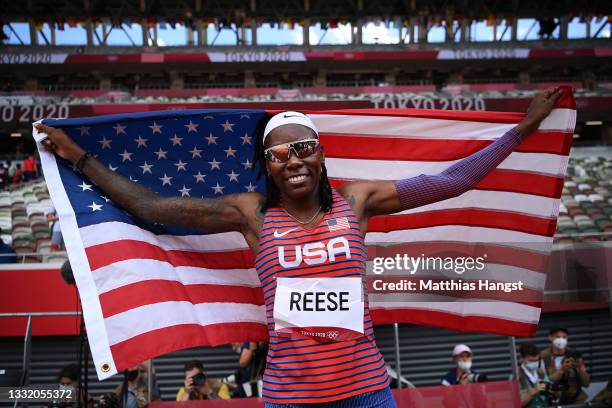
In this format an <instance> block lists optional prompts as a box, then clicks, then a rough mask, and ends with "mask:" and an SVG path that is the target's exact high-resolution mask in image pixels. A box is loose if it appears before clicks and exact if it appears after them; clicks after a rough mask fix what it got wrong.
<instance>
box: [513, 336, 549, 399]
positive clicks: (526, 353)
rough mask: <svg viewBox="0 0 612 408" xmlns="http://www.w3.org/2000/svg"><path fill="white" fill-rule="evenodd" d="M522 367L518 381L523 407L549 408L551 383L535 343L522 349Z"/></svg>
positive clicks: (523, 345) (528, 344)
mask: <svg viewBox="0 0 612 408" xmlns="http://www.w3.org/2000/svg"><path fill="white" fill-rule="evenodd" d="M519 350H520V354H521V360H522V362H521V366H520V367H519V373H518V381H519V387H520V390H521V406H522V407H529V408H539V407H548V406H549V405H550V403H551V398H550V392H549V387H550V381H549V378H548V375H547V374H546V369H545V368H544V364H543V363H542V360H540V351H539V350H538V347H537V346H536V345H535V344H533V343H526V344H522V345H521V347H520V349H519Z"/></svg>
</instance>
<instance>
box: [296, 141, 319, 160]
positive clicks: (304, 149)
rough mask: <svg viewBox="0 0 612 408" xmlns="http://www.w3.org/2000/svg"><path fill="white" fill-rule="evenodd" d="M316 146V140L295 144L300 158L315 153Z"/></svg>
mask: <svg viewBox="0 0 612 408" xmlns="http://www.w3.org/2000/svg"><path fill="white" fill-rule="evenodd" d="M316 146H317V142H316V141H308V142H296V143H295V144H294V145H293V148H294V149H295V152H296V154H297V156H298V157H299V158H300V159H303V158H305V157H308V156H310V155H311V154H312V153H314V149H315V147H316Z"/></svg>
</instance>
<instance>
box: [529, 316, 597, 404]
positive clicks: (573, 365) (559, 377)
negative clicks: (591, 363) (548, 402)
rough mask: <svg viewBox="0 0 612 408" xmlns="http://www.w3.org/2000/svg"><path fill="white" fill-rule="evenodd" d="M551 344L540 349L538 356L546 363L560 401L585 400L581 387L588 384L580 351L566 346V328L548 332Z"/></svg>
mask: <svg viewBox="0 0 612 408" xmlns="http://www.w3.org/2000/svg"><path fill="white" fill-rule="evenodd" d="M548 339H549V340H550V342H551V346H550V347H547V348H546V349H544V350H542V352H541V353H540V357H541V358H542V361H544V363H545V364H546V369H547V371H548V376H549V377H550V380H551V381H552V382H554V383H555V384H557V385H558V387H559V388H560V390H561V401H560V402H561V403H563V404H572V403H580V402H585V401H586V399H587V395H586V393H585V392H584V391H583V387H588V386H589V384H590V380H591V378H590V376H589V374H588V373H587V371H586V367H585V365H584V360H583V359H582V355H581V354H580V352H578V351H576V350H574V349H572V348H570V347H567V342H568V330H567V329H565V328H555V329H552V330H551V331H550V332H549V336H548Z"/></svg>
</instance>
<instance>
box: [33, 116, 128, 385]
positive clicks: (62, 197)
mask: <svg viewBox="0 0 612 408" xmlns="http://www.w3.org/2000/svg"><path fill="white" fill-rule="evenodd" d="M33 133H34V134H37V133H38V131H37V130H36V128H33ZM37 147H38V153H39V154H40V162H41V165H42V168H43V173H44V176H45V181H46V182H47V187H48V189H49V195H50V196H51V200H52V201H53V204H54V205H55V208H56V210H57V213H58V215H59V217H60V219H61V220H62V222H61V223H60V226H61V229H62V236H63V238H64V243H65V244H66V250H67V252H68V256H69V258H70V265H71V266H72V271H73V273H74V279H75V281H76V284H77V287H78V288H79V295H80V298H81V303H82V305H83V318H84V319H85V324H86V326H87V333H88V336H89V347H90V350H91V355H92V357H93V360H94V363H95V367H96V372H97V374H98V379H99V380H105V379H106V378H108V377H110V376H112V375H114V374H116V373H117V367H116V366H115V361H114V359H113V355H112V353H111V350H110V344H109V343H108V333H107V331H106V326H105V325H104V318H103V315H102V307H101V306H100V299H99V298H98V293H97V290H96V284H95V282H94V279H93V277H92V276H91V270H90V269H89V261H88V260H87V255H86V253H85V248H84V246H83V242H82V241H81V236H80V233H79V227H78V225H77V221H76V216H75V214H74V210H73V209H72V206H71V204H70V200H69V199H68V195H67V194H66V190H64V186H63V184H62V179H61V177H60V175H59V170H58V168H57V162H56V161H55V155H54V154H53V153H51V152H49V151H48V150H47V149H45V148H44V147H42V145H41V144H40V143H37ZM105 364H108V367H109V369H108V370H105V371H102V366H103V365H105Z"/></svg>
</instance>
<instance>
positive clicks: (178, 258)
mask: <svg viewBox="0 0 612 408" xmlns="http://www.w3.org/2000/svg"><path fill="white" fill-rule="evenodd" d="M85 252H86V253H87V258H88V259H89V267H90V268H91V270H92V271H95V270H96V269H98V268H101V267H103V266H106V265H109V264H112V263H115V262H120V261H125V260H128V259H153V260H157V261H162V262H168V263H170V264H171V265H173V266H175V267H177V266H193V267H196V268H210V269H244V268H250V267H252V266H253V260H254V256H253V253H252V252H251V251H250V250H248V249H244V250H235V251H226V252H206V253H203V252H194V251H179V250H168V251H166V250H164V249H162V248H160V247H158V246H156V245H153V244H149V243H148V242H142V241H135V240H129V239H124V240H121V241H113V242H107V243H104V244H98V245H93V246H90V247H88V248H86V249H85Z"/></svg>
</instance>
